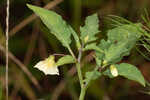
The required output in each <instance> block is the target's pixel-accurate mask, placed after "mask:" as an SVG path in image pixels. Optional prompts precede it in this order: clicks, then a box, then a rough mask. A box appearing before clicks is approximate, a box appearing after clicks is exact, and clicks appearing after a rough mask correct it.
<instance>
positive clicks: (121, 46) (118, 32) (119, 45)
mask: <svg viewBox="0 0 150 100" xmlns="http://www.w3.org/2000/svg"><path fill="white" fill-rule="evenodd" d="M141 30H142V28H141V25H140V24H134V25H133V24H124V25H121V26H118V27H116V28H114V29H111V30H109V31H108V34H107V37H108V39H107V41H105V40H102V41H101V42H100V44H99V45H98V46H99V48H101V49H103V50H104V53H103V54H102V53H99V52H97V53H96V55H97V56H98V57H99V56H100V57H99V58H101V59H102V60H104V62H105V63H107V64H108V63H109V64H114V63H117V62H119V61H120V60H121V59H122V58H123V57H124V56H128V55H129V54H130V51H131V49H132V48H133V47H134V46H135V44H136V41H137V40H138V39H139V38H140V37H141Z"/></svg>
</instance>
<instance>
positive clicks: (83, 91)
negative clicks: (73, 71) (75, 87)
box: [79, 87, 87, 100]
mask: <svg viewBox="0 0 150 100" xmlns="http://www.w3.org/2000/svg"><path fill="white" fill-rule="evenodd" d="M86 90H87V87H83V88H81V93H80V97H79V100H84V97H85V93H86Z"/></svg>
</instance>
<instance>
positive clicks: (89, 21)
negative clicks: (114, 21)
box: [80, 14, 99, 43]
mask: <svg viewBox="0 0 150 100" xmlns="http://www.w3.org/2000/svg"><path fill="white" fill-rule="evenodd" d="M98 27H99V20H98V16H97V14H93V15H91V16H88V17H87V18H86V20H85V25H84V26H83V27H80V31H81V37H80V38H81V40H82V42H83V43H88V42H91V41H94V40H96V39H97V38H96V37H95V35H96V34H97V33H98V32H99V29H98Z"/></svg>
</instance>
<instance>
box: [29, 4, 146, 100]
mask: <svg viewBox="0 0 150 100" xmlns="http://www.w3.org/2000/svg"><path fill="white" fill-rule="evenodd" d="M28 7H29V8H30V9H31V10H33V11H34V12H35V13H36V14H37V15H38V16H39V17H40V18H41V20H42V21H43V22H44V23H45V25H46V26H47V27H48V28H49V29H50V31H51V32H52V34H54V35H55V36H56V37H57V39H58V40H59V41H60V42H61V43H62V45H63V46H65V47H67V48H68V50H69V52H70V54H71V56H70V55H67V56H64V57H62V58H60V59H59V60H58V62H57V65H64V64H69V63H76V68H77V72H78V77H79V81H80V86H81V93H80V97H79V100H84V96H85V92H86V90H87V88H88V86H89V84H90V82H91V81H92V80H95V79H97V78H99V77H100V76H102V72H103V70H105V68H106V71H104V73H103V74H104V75H108V76H110V77H111V78H113V77H116V76H118V75H120V76H124V77H126V78H128V79H130V80H134V81H137V82H139V83H140V84H142V85H143V86H145V80H144V77H143V76H142V74H141V73H140V71H139V70H138V69H137V68H136V67H135V66H134V65H131V64H127V63H121V64H116V63H118V62H119V61H121V60H122V58H123V57H124V56H128V55H129V54H130V52H131V49H132V48H133V47H134V46H135V44H136V42H137V41H138V40H139V39H140V37H141V36H142V32H143V29H142V25H141V24H139V23H138V24H121V25H120V26H117V27H115V28H113V29H110V30H108V32H107V40H104V39H102V40H101V41H100V43H99V44H98V45H97V44H96V42H94V41H95V40H96V39H97V37H96V36H95V35H96V34H97V33H99V32H100V31H99V29H98V28H99V25H98V23H99V20H98V15H97V14H93V15H91V16H88V17H87V18H86V20H85V25H84V26H83V27H80V32H81V34H80V38H79V37H78V35H77V34H76V32H75V31H74V30H73V29H72V28H71V26H69V25H67V24H66V22H65V21H64V20H63V19H62V18H61V17H60V16H59V15H58V14H56V13H55V12H53V11H48V10H45V9H43V8H40V7H36V6H32V5H28ZM71 34H72V35H73V36H74V39H75V41H76V45H77V48H78V54H79V55H78V58H76V57H75V56H74V55H75V54H74V53H73V52H72V50H71V48H70V46H69V45H70V43H71V38H70V36H71ZM80 40H81V43H80ZM86 50H94V51H96V56H95V59H96V64H97V65H96V67H95V68H94V70H92V71H89V72H86V74H85V79H83V75H82V70H81V68H80V67H81V64H80V61H81V57H82V52H83V51H86ZM109 65H111V66H109ZM109 67H110V68H109ZM99 69H100V71H99ZM49 70H50V69H49ZM110 73H111V74H110Z"/></svg>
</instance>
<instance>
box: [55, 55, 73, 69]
mask: <svg viewBox="0 0 150 100" xmlns="http://www.w3.org/2000/svg"><path fill="white" fill-rule="evenodd" d="M71 63H75V59H74V58H73V57H72V56H71V55H66V56H64V57H61V58H60V59H59V60H58V61H57V63H56V65H57V66H62V65H65V64H71Z"/></svg>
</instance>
